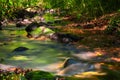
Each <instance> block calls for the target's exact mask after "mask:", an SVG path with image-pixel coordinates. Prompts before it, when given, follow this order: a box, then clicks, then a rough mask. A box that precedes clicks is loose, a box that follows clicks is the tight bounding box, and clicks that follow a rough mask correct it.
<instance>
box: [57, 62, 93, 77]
mask: <svg viewBox="0 0 120 80" xmlns="http://www.w3.org/2000/svg"><path fill="white" fill-rule="evenodd" d="M94 70H95V66H94V65H92V64H89V63H83V62H79V63H76V64H71V65H69V66H68V67H66V68H64V69H63V70H61V71H60V72H58V74H57V75H61V76H71V75H75V74H79V73H83V72H87V71H94Z"/></svg>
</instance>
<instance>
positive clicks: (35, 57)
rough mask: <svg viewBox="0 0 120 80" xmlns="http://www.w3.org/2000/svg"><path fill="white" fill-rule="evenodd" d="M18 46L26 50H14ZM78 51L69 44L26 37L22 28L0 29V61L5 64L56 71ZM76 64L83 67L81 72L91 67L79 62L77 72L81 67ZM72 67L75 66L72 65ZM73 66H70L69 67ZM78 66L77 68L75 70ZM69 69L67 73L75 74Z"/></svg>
mask: <svg viewBox="0 0 120 80" xmlns="http://www.w3.org/2000/svg"><path fill="white" fill-rule="evenodd" d="M18 47H26V48H28V50H25V51H21V52H14V50H15V49H16V48H18ZM79 52H80V50H78V49H76V47H75V46H74V45H71V44H63V43H58V42H54V41H40V40H31V39H29V38H27V37H26V32H25V31H24V30H19V29H17V30H14V29H7V30H2V31H0V59H3V61H2V62H1V63H2V64H5V65H12V66H18V67H21V68H32V69H35V70H44V71H49V72H54V73H57V72H59V71H60V67H61V66H62V64H63V63H64V61H65V60H66V59H67V58H70V57H72V56H71V54H74V53H79ZM84 56H85V55H84ZM78 66H79V67H81V68H82V69H83V70H82V72H84V69H86V68H91V67H93V66H89V65H88V64H87V63H81V62H80V64H78V65H77V68H76V71H77V73H79V72H81V68H79V67H78ZM85 66H89V67H85ZM73 67H75V66H74V65H73ZM73 67H71V66H70V69H71V68H73ZM78 68H79V70H77V69H78ZM69 71H71V70H69V68H68V69H67V72H68V74H71V73H72V74H76V73H74V71H75V70H73V71H72V72H70V73H69ZM62 73H63V72H62ZM60 74H61V73H60Z"/></svg>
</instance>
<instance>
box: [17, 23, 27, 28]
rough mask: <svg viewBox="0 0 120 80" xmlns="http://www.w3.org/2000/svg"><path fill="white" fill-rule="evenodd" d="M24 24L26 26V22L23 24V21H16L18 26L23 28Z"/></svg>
mask: <svg viewBox="0 0 120 80" xmlns="http://www.w3.org/2000/svg"><path fill="white" fill-rule="evenodd" d="M24 26H25V24H23V23H22V22H18V23H16V27H17V28H21V27H24Z"/></svg>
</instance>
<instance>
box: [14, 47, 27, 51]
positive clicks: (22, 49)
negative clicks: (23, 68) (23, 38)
mask: <svg viewBox="0 0 120 80" xmlns="http://www.w3.org/2000/svg"><path fill="white" fill-rule="evenodd" d="M26 50H28V48H26V47H18V48H16V49H14V50H13V52H22V51H26Z"/></svg>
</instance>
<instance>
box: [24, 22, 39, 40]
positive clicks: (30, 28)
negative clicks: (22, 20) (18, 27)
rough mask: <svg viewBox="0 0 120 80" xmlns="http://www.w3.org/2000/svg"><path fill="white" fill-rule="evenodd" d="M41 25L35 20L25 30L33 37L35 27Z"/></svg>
mask: <svg viewBox="0 0 120 80" xmlns="http://www.w3.org/2000/svg"><path fill="white" fill-rule="evenodd" d="M38 27H39V24H38V23H37V22H33V23H31V24H29V25H28V26H27V27H26V28H25V30H26V32H27V37H29V38H30V37H33V35H32V34H31V32H32V31H34V30H35V29H37V28H38Z"/></svg>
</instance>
